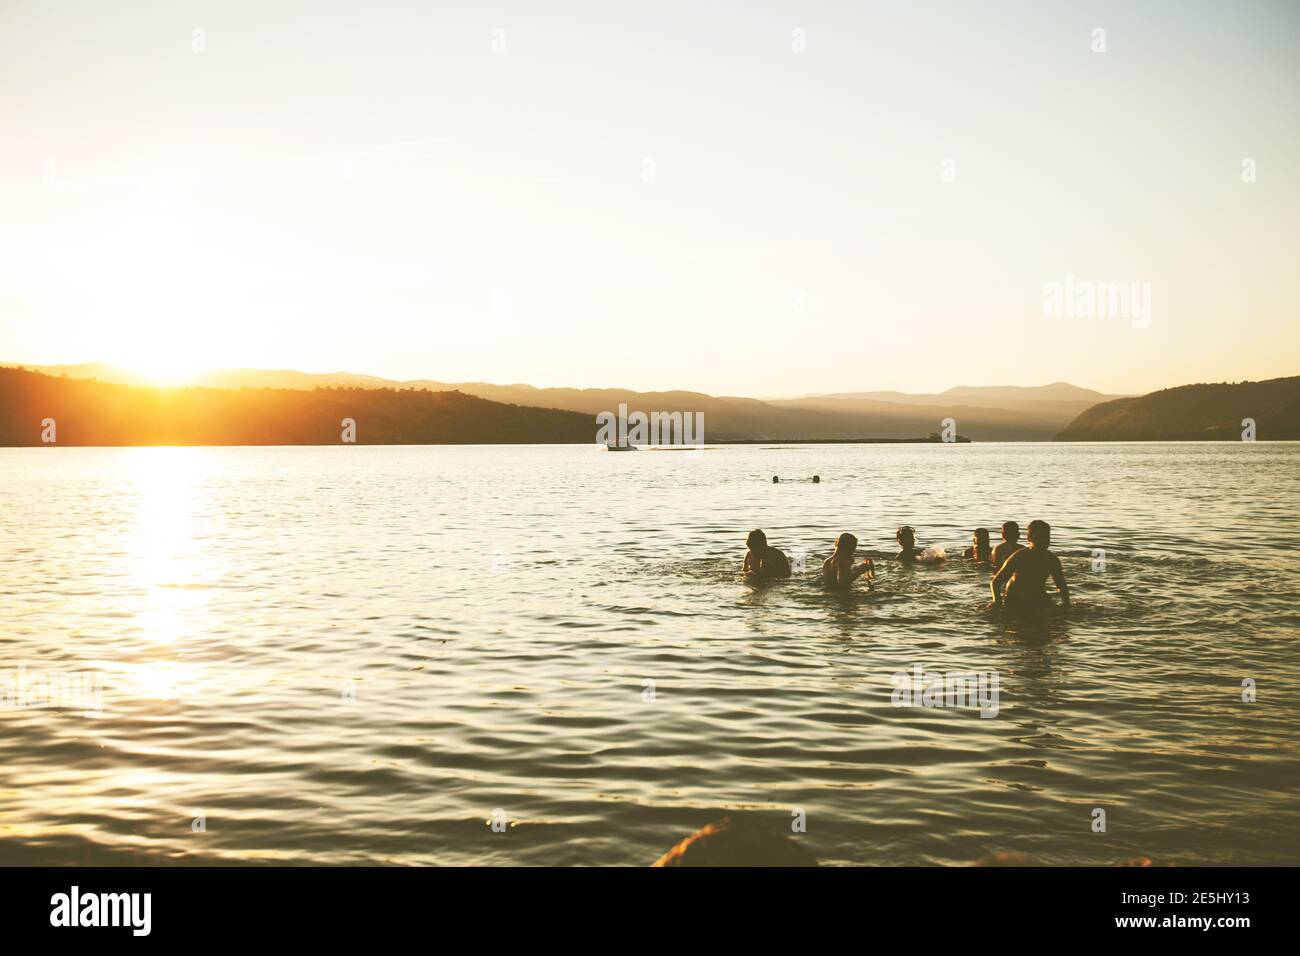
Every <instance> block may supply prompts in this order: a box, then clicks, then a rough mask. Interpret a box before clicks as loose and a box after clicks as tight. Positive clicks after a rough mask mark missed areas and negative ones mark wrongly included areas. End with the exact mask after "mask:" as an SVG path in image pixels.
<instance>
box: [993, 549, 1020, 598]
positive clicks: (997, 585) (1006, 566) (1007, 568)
mask: <svg viewBox="0 0 1300 956" xmlns="http://www.w3.org/2000/svg"><path fill="white" fill-rule="evenodd" d="M1019 553H1020V552H1019V551H1017V552H1016V553H1015V554H1013V555H1011V557H1009V558H1007V560H1006V561H1005V562H1003V565H1002V567H1001V568H1000V569H998V573H997V574H995V575H993V580H992V581H990V582H989V588H990V589H991V590H992V591H993V606H994V607H1001V606H1002V588H1003V586H1004V585H1005V584H1006V582H1007V581H1008V580H1010V578H1011V575H1012V573H1013V571H1014V569H1013V568H1012V567H1011V565H1012V564H1014V563H1015V560H1016V554H1019Z"/></svg>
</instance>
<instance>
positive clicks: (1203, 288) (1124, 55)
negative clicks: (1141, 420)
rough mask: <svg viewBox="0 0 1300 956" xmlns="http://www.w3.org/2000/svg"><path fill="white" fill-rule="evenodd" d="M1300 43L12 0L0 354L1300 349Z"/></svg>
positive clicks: (1187, 354) (325, 4) (960, 16)
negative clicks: (1299, 257) (1299, 259)
mask: <svg viewBox="0 0 1300 956" xmlns="http://www.w3.org/2000/svg"><path fill="white" fill-rule="evenodd" d="M1098 31H1102V32H1098ZM1298 46H1300V4H1297V3H1295V2H1294V0H1279V2H1267V0H1243V2H1236V3H1231V4H1226V3H1221V2H1213V3H1210V2H1197V0H1179V2H1172V0H1170V2H1157V0H1140V2H1116V3H1109V2H1078V0H1075V2H1053V0H1023V2H1013V0H1006V2H989V3H982V4H974V3H968V2H959V0H951V2H924V0H922V2H916V0H912V2H903V0H900V2H876V3H869V4H868V3H862V2H829V0H826V2H793V0H790V2H755V0H750V2H739V0H737V2H712V3H707V4H704V3H698V2H694V3H691V2H657V3H653V4H638V5H632V4H612V3H608V2H575V0H556V2H551V3H547V4H537V3H528V2H513V0H485V2H478V3H469V2H455V3H452V2H418V0H371V2H367V3H364V4H362V3H355V2H335V0H311V2H308V0H302V2H285V0H257V2H248V0H220V2H218V0H205V2H195V0H180V2H171V3H162V2H143V0H116V2H113V3H104V2H98V0H78V2H66V0H36V2H27V0H4V2H3V3H2V4H0V362H24V363H42V364H55V363H73V362H83V361H105V362H112V363H116V364H121V365H126V366H131V367H135V368H139V369H142V370H145V371H148V372H152V373H154V374H156V375H158V376H159V377H162V378H167V379H170V380H179V379H182V378H183V377H184V375H185V374H188V373H189V372H191V371H193V370H195V369H199V368H207V367H219V366H240V367H253V368H294V369H302V370H305V371H316V372H329V371H343V370H346V371H353V372H362V373H369V374H374V375H382V376H386V377H390V378H399V379H411V378H432V379H438V380H442V381H450V382H456V381H489V382H499V383H514V382H527V383H531V384H534V385H539V386H552V385H557V386H558V385H565V386H582V387H601V386H621V387H628V388H635V389H647V390H648V389H669V388H686V389H693V390H698V391H704V392H710V393H713V394H723V395H754V396H778V395H794V394H803V393H809V392H832V391H862V390H875V389H898V390H904V391H939V390H942V389H945V388H948V387H951V386H954V385H983V384H1009V385H1033V384H1043V383H1047V382H1053V381H1069V382H1073V383H1075V384H1077V385H1082V386H1086V387H1090V388H1096V389H1099V390H1102V391H1106V392H1115V393H1137V392H1145V391H1148V390H1152V389H1155V388H1162V387H1168V386H1173V385H1179V384H1186V383H1189V382H1198V381H1237V380H1242V379H1262V378H1269V377H1276V376H1281V375H1291V374H1300V321H1297V319H1298V318H1300V308H1298V306H1300V269H1297V268H1296V265H1297V239H1298V237H1297V230H1298V229H1300V176H1298V173H1300V57H1297V56H1296V55H1295V50H1296V49H1297V47H1298ZM1118 290H1122V291H1124V292H1125V293H1131V295H1126V296H1125V297H1124V299H1123V300H1121V299H1120V298H1119V292H1118ZM1089 302H1092V303H1094V305H1093V306H1092V307H1091V308H1089ZM1097 303H1099V304H1097Z"/></svg>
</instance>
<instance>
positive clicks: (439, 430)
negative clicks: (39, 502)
mask: <svg viewBox="0 0 1300 956" xmlns="http://www.w3.org/2000/svg"><path fill="white" fill-rule="evenodd" d="M47 418H52V419H54V421H55V425H56V428H57V439H58V442H57V443H58V444H59V445H337V444H341V443H342V442H341V435H342V430H343V429H342V425H341V423H342V421H343V419H345V418H351V419H354V420H355V422H356V442H357V444H361V445H386V444H393V445H404V444H494V443H502V444H505V443H509V444H529V443H594V442H595V438H596V428H595V422H594V420H593V419H592V418H591V417H590V416H588V415H581V414H578V413H576V412H566V411H558V410H556V409H547V408H521V407H519V406H516V405H506V404H502V403H500V402H491V401H487V400H486V399H482V398H478V397H476V396H473V395H466V394H464V393H463V392H456V391H444V392H429V391H417V390H409V389H408V390H399V389H391V388H318V389H315V390H313V391H303V390H293V389H271V388H258V389H239V390H229V389H215V388H152V387H145V386H135V385H113V384H109V383H106V382H100V381H94V380H90V379H75V378H62V377H59V378H56V377H53V376H49V375H41V374H39V373H36V372H31V371H27V370H24V369H16V368H0V446H16V445H40V444H42V441H41V432H42V425H41V423H42V421H43V420H44V419H47Z"/></svg>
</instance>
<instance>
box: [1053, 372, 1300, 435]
mask: <svg viewBox="0 0 1300 956" xmlns="http://www.w3.org/2000/svg"><path fill="white" fill-rule="evenodd" d="M1245 418H1252V419H1254V420H1255V429H1256V431H1255V437H1256V438H1258V439H1260V440H1262V441H1263V440H1269V439H1272V440H1275V441H1277V440H1296V439H1300V376H1292V377H1290V378H1274V379H1269V380H1268V381H1265V382H1238V383H1237V384H1235V385H1234V384H1229V383H1222V384H1218V385H1182V386H1180V387H1178V388H1166V389H1163V390H1161V391H1159V392H1152V393H1151V394H1150V395H1142V396H1140V397H1138V398H1121V399H1118V400H1116V401H1111V402H1104V403H1102V404H1100V405H1095V406H1093V407H1092V408H1090V409H1088V410H1087V411H1085V412H1083V413H1081V414H1080V415H1079V417H1078V418H1076V419H1075V420H1074V421H1072V422H1071V423H1070V424H1069V425H1068V426H1067V427H1066V428H1065V429H1064V430H1063V431H1062V432H1061V433H1060V435H1058V436H1057V438H1058V439H1059V440H1061V441H1239V440H1240V439H1241V433H1242V427H1243V426H1242V424H1241V423H1242V419H1245Z"/></svg>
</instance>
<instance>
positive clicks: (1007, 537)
mask: <svg viewBox="0 0 1300 956" xmlns="http://www.w3.org/2000/svg"><path fill="white" fill-rule="evenodd" d="M1002 540H1003V541H1019V540H1020V525H1019V524H1018V523H1017V522H1015V521H1004V522H1003V523H1002Z"/></svg>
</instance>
